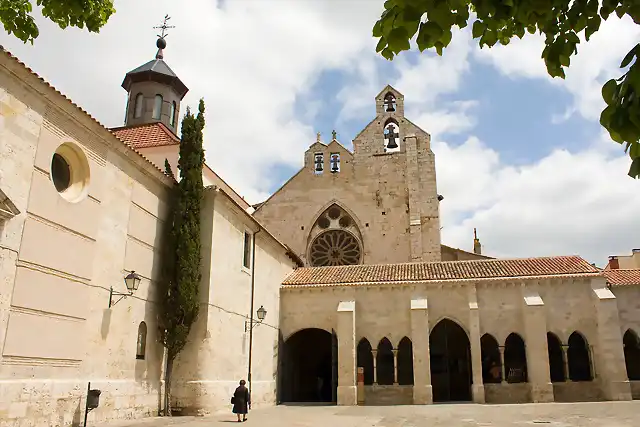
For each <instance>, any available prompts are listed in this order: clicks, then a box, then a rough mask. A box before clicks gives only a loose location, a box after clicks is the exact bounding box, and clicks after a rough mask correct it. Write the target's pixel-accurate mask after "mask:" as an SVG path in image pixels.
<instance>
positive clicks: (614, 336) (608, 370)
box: [592, 278, 631, 400]
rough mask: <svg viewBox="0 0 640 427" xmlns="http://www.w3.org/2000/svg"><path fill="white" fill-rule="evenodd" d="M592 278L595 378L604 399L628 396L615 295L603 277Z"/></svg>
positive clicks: (629, 390) (623, 398) (628, 388)
mask: <svg viewBox="0 0 640 427" xmlns="http://www.w3.org/2000/svg"><path fill="white" fill-rule="evenodd" d="M593 280H594V281H595V280H598V282H597V283H595V284H592V288H593V294H594V299H595V309H596V319H597V325H598V327H597V335H596V340H597V343H596V348H598V353H597V354H595V355H594V356H595V364H594V365H595V367H596V368H597V379H598V380H599V382H600V386H601V387H602V392H603V395H604V397H605V399H607V400H631V386H630V384H629V380H628V379H627V371H626V365H625V360H624V349H623V343H622V332H621V331H620V318H619V315H618V305H617V302H616V297H615V295H614V294H613V292H611V290H609V289H608V288H607V287H606V284H605V282H604V279H601V278H598V279H593ZM594 371H595V370H594ZM594 374H595V372H594Z"/></svg>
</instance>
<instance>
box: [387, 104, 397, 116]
mask: <svg viewBox="0 0 640 427" xmlns="http://www.w3.org/2000/svg"><path fill="white" fill-rule="evenodd" d="M394 111H396V109H395V107H394V106H393V103H391V102H389V103H388V104H387V112H388V113H393V112H394Z"/></svg>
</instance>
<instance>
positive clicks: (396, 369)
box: [391, 348, 398, 385]
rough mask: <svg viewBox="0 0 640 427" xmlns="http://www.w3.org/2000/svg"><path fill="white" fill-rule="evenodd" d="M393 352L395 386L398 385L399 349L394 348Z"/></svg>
mask: <svg viewBox="0 0 640 427" xmlns="http://www.w3.org/2000/svg"><path fill="white" fill-rule="evenodd" d="M391 351H392V352H393V385H398V349H397V348H394V349H393V350H391Z"/></svg>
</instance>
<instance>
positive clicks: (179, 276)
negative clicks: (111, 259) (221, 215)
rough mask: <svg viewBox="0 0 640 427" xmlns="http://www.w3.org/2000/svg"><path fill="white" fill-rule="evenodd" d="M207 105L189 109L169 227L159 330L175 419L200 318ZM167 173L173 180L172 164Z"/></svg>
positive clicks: (167, 411) (167, 405) (167, 390)
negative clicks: (182, 373)
mask: <svg viewBox="0 0 640 427" xmlns="http://www.w3.org/2000/svg"><path fill="white" fill-rule="evenodd" d="M203 129H204V101H203V100H202V99H201V100H200V104H199V106H198V115H197V116H194V115H193V114H192V113H191V111H190V110H189V108H187V113H186V114H185V116H184V119H183V120H182V137H181V139H180V159H179V160H178V169H179V170H180V177H181V179H180V182H179V183H178V184H177V185H176V186H175V187H174V188H173V189H172V194H171V201H170V206H171V212H170V214H169V220H168V221H167V223H166V227H165V244H164V245H163V246H164V257H163V278H162V280H161V283H160V287H159V288H160V289H159V290H160V295H159V305H160V307H159V315H158V327H159V329H160V331H159V332H160V334H159V335H160V342H161V343H162V345H164V346H165V348H166V349H167V365H166V370H165V415H171V373H172V371H173V362H174V361H175V358H176V357H177V356H178V354H179V353H180V351H181V350H182V349H183V348H184V346H185V345H186V343H187V338H188V336H189V331H190V329H191V326H192V325H193V323H194V322H195V320H196V317H197V316H198V309H199V306H200V301H199V296H198V295H199V286H200V278H201V274H200V248H201V240H200V206H201V203H202V198H203V194H204V187H203V184H202V167H203V165H204V148H203V146H202V140H203V138H202V130H203ZM165 169H166V173H167V174H168V175H170V176H173V172H172V171H171V167H170V166H169V162H167V161H165Z"/></svg>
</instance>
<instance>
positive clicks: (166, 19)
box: [153, 14, 175, 39]
mask: <svg viewBox="0 0 640 427" xmlns="http://www.w3.org/2000/svg"><path fill="white" fill-rule="evenodd" d="M169 19H171V17H170V16H169V15H168V14H167V15H165V16H164V21H162V25H161V26H159V27H153V28H156V29H162V33H161V34H158V37H160V38H161V39H163V38H165V37H167V36H168V35H169V34H168V33H167V30H168V29H169V28H175V25H171V26H169V25H167V22H169Z"/></svg>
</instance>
